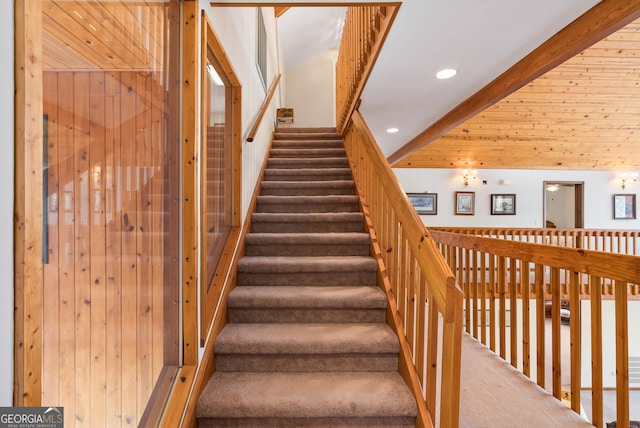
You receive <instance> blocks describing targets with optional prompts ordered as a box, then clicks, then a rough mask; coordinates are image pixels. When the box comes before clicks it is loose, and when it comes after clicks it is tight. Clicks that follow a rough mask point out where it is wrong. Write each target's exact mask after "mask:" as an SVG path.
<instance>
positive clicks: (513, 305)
mask: <svg viewBox="0 0 640 428" xmlns="http://www.w3.org/2000/svg"><path fill="white" fill-rule="evenodd" d="M517 263H518V260H517V259H515V258H511V259H509V315H510V317H509V318H510V320H509V325H510V330H509V332H510V338H509V339H510V341H509V350H510V355H511V365H512V366H513V367H516V368H517V367H518V289H517V285H518V266H517Z"/></svg>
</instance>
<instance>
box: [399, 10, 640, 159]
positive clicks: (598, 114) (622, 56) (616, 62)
mask: <svg viewBox="0 0 640 428" xmlns="http://www.w3.org/2000/svg"><path fill="white" fill-rule="evenodd" d="M393 166H394V167H398V168H494V169H509V168H515V169H567V170H568V169H575V170H633V169H639V168H640V20H637V21H634V22H632V23H631V24H629V25H627V26H625V27H624V28H622V29H621V30H619V31H617V32H616V33H613V34H612V35H611V36H609V37H607V38H605V39H603V40H601V41H600V42H598V43H596V44H595V45H593V46H592V47H590V48H588V49H587V50H585V51H583V52H582V53H580V54H578V55H576V56H575V57H573V58H571V59H570V60H568V61H566V62H565V63H563V64H561V65H560V66H558V67H556V68H555V69H553V70H551V71H549V72H547V73H546V74H545V75H543V76H541V77H539V78H538V79H536V80H534V81H533V82H531V83H530V84H528V85H526V86H525V87H523V88H521V89H520V90H518V91H516V92H514V93H513V94H511V95H510V96H508V97H506V98H504V99H503V100H501V101H499V102H498V103H496V104H494V105H493V106H492V107H489V108H488V109H486V110H485V111H483V112H482V113H480V114H478V115H477V116H475V117H473V118H472V119H470V120H468V121H467V122H465V123H463V124H462V125H460V126H458V127H456V128H454V129H453V130H451V131H450V132H449V133H447V134H445V135H444V136H443V137H441V138H439V139H437V140H435V141H433V142H431V143H430V144H428V145H426V146H424V147H423V148H421V149H420V150H418V151H417V152H415V153H413V154H411V155H410V156H407V157H405V158H403V159H401V160H399V161H398V162H397V163H395V164H394V165H393Z"/></svg>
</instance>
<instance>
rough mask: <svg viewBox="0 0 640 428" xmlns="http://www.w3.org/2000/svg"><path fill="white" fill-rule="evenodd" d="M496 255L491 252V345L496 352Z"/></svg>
mask: <svg viewBox="0 0 640 428" xmlns="http://www.w3.org/2000/svg"><path fill="white" fill-rule="evenodd" d="M496 273H497V272H496V256H495V255H493V254H489V299H490V300H489V347H490V348H491V350H492V351H493V352H496V332H497V330H496Z"/></svg>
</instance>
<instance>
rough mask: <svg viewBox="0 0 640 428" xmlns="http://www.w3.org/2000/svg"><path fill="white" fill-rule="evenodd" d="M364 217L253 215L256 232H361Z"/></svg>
mask: <svg viewBox="0 0 640 428" xmlns="http://www.w3.org/2000/svg"><path fill="white" fill-rule="evenodd" d="M363 221H364V217H363V215H362V213H359V212H343V213H253V214H251V222H252V226H251V227H252V230H253V231H254V232H268V233H280V232H283V233H290V232H303V233H304V232H322V233H339V232H361V231H362V230H363V224H364V223H363Z"/></svg>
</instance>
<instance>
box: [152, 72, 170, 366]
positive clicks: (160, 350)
mask: <svg viewBox="0 0 640 428" xmlns="http://www.w3.org/2000/svg"><path fill="white" fill-rule="evenodd" d="M158 74H159V73H155V74H154V75H153V76H152V78H151V92H152V96H151V99H152V100H153V103H152V105H151V127H150V134H149V135H150V141H151V163H150V165H149V180H150V182H151V189H150V192H151V197H150V202H151V206H150V207H151V233H152V234H153V238H152V245H151V248H152V251H153V258H154V260H153V263H152V275H151V277H152V278H153V284H154V286H153V297H152V305H153V313H152V330H153V332H154V335H153V340H154V344H153V356H152V366H153V378H154V379H157V378H158V376H159V375H160V372H161V370H162V368H163V366H164V352H165V348H166V347H170V346H171V343H170V341H168V340H167V339H168V337H166V335H165V325H164V317H165V311H164V302H165V299H167V300H169V299H170V295H169V294H168V293H167V295H165V286H166V285H168V284H165V263H166V261H165V260H168V259H165V253H164V238H163V236H164V233H165V222H164V217H165V211H164V198H165V194H164V192H165V187H164V184H165V179H166V178H165V169H164V159H163V155H164V150H163V148H164V145H165V143H167V142H168V141H167V140H166V138H167V136H166V135H165V133H164V132H163V123H164V121H163V119H164V113H165V111H164V110H165V109H164V98H163V88H162V86H161V85H160V84H159V82H158V81H157V80H156V79H157V77H158ZM166 197H168V195H167V196H166ZM167 236H169V235H167ZM171 239H173V237H168V238H167V240H171ZM168 282H169V284H170V281H168ZM160 284H162V285H160ZM171 328H175V326H174V325H172V326H171ZM159 332H162V334H159ZM156 342H157V343H156Z"/></svg>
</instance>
